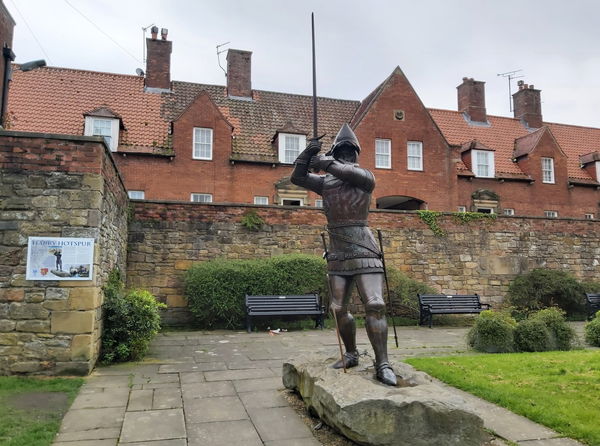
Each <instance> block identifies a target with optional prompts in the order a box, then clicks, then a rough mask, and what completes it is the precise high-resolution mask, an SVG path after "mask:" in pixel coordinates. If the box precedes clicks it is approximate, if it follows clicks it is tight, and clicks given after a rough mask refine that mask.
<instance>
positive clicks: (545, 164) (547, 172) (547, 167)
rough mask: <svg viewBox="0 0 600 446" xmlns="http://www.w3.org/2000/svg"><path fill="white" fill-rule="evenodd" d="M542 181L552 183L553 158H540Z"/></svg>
mask: <svg viewBox="0 0 600 446" xmlns="http://www.w3.org/2000/svg"><path fill="white" fill-rule="evenodd" d="M542 183H550V184H553V183H554V159H553V158H542Z"/></svg>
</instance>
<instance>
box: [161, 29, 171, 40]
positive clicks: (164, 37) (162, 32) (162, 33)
mask: <svg viewBox="0 0 600 446" xmlns="http://www.w3.org/2000/svg"><path fill="white" fill-rule="evenodd" d="M168 35H169V30H168V29H167V28H161V30H160V37H161V38H162V39H163V40H167V36H168Z"/></svg>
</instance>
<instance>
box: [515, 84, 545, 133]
mask: <svg viewBox="0 0 600 446" xmlns="http://www.w3.org/2000/svg"><path fill="white" fill-rule="evenodd" d="M517 85H518V86H519V90H518V91H517V92H516V93H515V94H513V95H512V97H513V105H514V106H513V110H514V114H515V118H518V119H520V120H521V121H523V122H524V123H525V124H526V125H527V127H530V128H534V129H539V128H540V127H541V126H542V125H543V121H542V99H541V95H540V93H541V90H536V89H535V88H534V86H533V85H527V84H526V83H525V82H523V81H519V82H517Z"/></svg>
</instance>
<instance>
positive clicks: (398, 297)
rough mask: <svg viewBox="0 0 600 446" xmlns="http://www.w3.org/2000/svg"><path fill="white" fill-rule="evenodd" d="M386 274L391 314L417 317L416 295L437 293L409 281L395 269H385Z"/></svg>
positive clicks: (420, 284) (413, 281)
mask: <svg viewBox="0 0 600 446" xmlns="http://www.w3.org/2000/svg"><path fill="white" fill-rule="evenodd" d="M386 272H387V276H388V281H389V285H390V295H391V300H392V307H393V312H392V314H394V315H397V314H398V315H404V316H411V317H418V316H419V299H418V297H417V294H436V293H437V291H436V290H435V289H433V288H432V287H430V286H429V285H427V284H425V283H423V282H419V281H418V280H415V279H411V278H410V277H408V276H407V275H406V274H404V273H403V272H401V271H400V270H398V269H396V268H387V269H386ZM384 286H385V285H384ZM386 304H387V302H386ZM388 311H389V310H388Z"/></svg>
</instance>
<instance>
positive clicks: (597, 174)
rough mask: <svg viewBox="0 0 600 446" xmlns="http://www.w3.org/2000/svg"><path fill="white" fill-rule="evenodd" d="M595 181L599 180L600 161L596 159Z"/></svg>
mask: <svg viewBox="0 0 600 446" xmlns="http://www.w3.org/2000/svg"><path fill="white" fill-rule="evenodd" d="M596 181H598V182H600V161H596Z"/></svg>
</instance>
